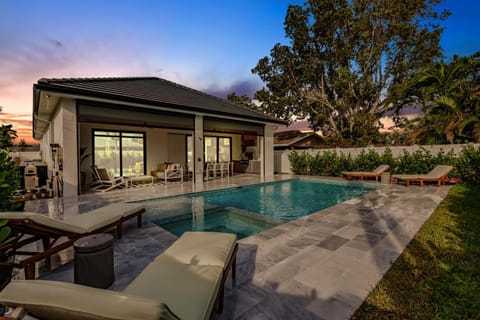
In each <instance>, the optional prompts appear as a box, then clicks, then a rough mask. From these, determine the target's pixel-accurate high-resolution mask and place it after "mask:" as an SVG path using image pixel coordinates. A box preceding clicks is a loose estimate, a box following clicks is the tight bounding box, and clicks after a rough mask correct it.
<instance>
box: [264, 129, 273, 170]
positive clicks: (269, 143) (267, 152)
mask: <svg viewBox="0 0 480 320" xmlns="http://www.w3.org/2000/svg"><path fill="white" fill-rule="evenodd" d="M262 159H263V161H264V163H263V167H264V170H265V171H264V177H265V178H272V177H273V172H274V170H273V161H274V160H273V125H268V124H267V125H265V132H264V136H263V157H262Z"/></svg>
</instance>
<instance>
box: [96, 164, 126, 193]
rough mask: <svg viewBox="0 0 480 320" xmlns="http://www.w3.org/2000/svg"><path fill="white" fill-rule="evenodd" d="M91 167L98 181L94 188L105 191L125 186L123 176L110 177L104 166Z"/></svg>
mask: <svg viewBox="0 0 480 320" xmlns="http://www.w3.org/2000/svg"><path fill="white" fill-rule="evenodd" d="M92 169H93V170H95V171H96V172H97V176H98V178H99V180H98V182H99V183H100V185H99V186H98V187H95V188H94V190H97V191H101V192H106V191H110V190H112V189H114V188H123V187H127V181H126V180H125V179H124V178H123V177H112V176H111V175H110V173H109V172H108V170H107V169H106V168H99V167H93V168H92Z"/></svg>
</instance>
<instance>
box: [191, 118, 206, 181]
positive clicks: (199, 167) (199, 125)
mask: <svg viewBox="0 0 480 320" xmlns="http://www.w3.org/2000/svg"><path fill="white" fill-rule="evenodd" d="M193 141H194V143H193V162H194V169H193V170H194V179H193V182H194V183H195V187H203V170H204V164H203V163H204V158H203V145H204V141H203V116H201V115H196V116H195V131H194V134H193Z"/></svg>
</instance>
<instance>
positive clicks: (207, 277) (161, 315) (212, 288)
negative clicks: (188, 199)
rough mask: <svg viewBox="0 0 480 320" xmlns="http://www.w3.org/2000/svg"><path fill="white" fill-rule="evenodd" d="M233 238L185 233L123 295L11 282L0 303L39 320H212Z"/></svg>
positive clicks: (231, 260)
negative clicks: (39, 319)
mask: <svg viewBox="0 0 480 320" xmlns="http://www.w3.org/2000/svg"><path fill="white" fill-rule="evenodd" d="M236 253H237V243H236V236H235V235H233V234H227V233H217V232H211V233H210V232H187V233H185V234H184V236H182V237H180V238H179V239H178V240H177V241H176V242H175V243H174V244H173V245H172V246H171V247H170V248H169V249H167V251H165V252H164V253H162V254H161V255H160V256H158V257H157V258H156V259H155V260H154V261H152V262H151V263H150V264H149V265H148V266H147V267H146V268H145V269H144V270H143V271H142V272H141V273H140V275H138V276H137V278H136V279H134V280H133V281H132V283H130V285H129V286H128V287H127V288H126V289H125V290H124V291H123V292H121V293H120V292H113V291H109V290H103V289H96V288H89V287H85V286H81V285H77V284H71V283H64V282H56V281H44V280H30V281H21V280H17V281H15V280H14V281H12V282H10V284H9V285H7V286H6V287H5V288H4V289H3V290H2V291H1V292H0V303H2V304H5V305H7V306H10V307H12V308H17V310H16V311H17V312H21V311H24V312H26V313H27V314H29V315H32V316H34V317H38V318H41V319H109V320H114V319H118V320H126V319H145V320H149V319H182V320H194V319H195V320H197V319H199V320H201V319H211V318H212V316H213V313H214V310H215V305H216V306H217V311H218V312H221V311H222V309H221V303H222V301H223V294H224V292H223V287H224V282H225V278H226V275H227V274H228V272H229V271H230V269H231V270H232V277H233V276H234V268H235V259H236Z"/></svg>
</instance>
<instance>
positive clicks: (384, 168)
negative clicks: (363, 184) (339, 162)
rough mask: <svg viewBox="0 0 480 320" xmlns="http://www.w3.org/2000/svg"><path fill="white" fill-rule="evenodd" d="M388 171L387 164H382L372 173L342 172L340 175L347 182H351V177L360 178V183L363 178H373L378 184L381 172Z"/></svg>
mask: <svg viewBox="0 0 480 320" xmlns="http://www.w3.org/2000/svg"><path fill="white" fill-rule="evenodd" d="M388 169H390V166H389V165H388V164H382V165H380V166H378V167H377V168H376V169H375V170H373V171H372V172H369V171H344V172H342V175H343V176H344V177H345V178H346V179H347V180H352V178H353V177H358V178H360V181H363V178H375V181H376V182H378V178H379V177H380V176H381V175H382V173H383V172H385V171H387V170H388Z"/></svg>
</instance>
